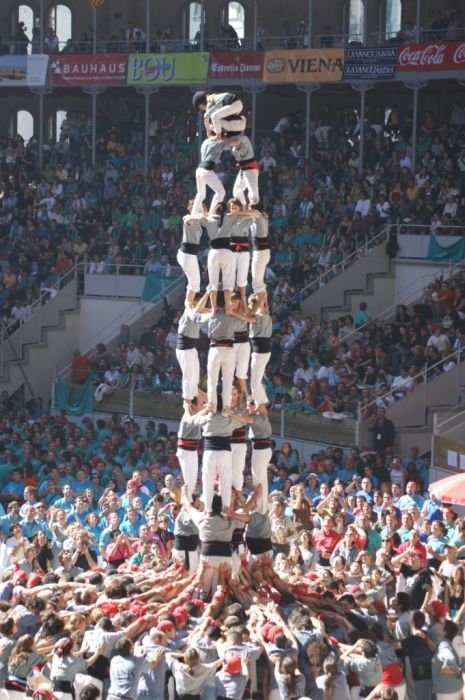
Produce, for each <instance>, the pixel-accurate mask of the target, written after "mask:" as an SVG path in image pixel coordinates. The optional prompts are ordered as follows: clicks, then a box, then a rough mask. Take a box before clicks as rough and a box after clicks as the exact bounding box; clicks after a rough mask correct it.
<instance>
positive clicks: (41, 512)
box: [34, 501, 53, 541]
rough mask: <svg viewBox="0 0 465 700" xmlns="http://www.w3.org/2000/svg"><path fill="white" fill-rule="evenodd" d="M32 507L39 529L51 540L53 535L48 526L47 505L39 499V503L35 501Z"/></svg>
mask: <svg viewBox="0 0 465 700" xmlns="http://www.w3.org/2000/svg"><path fill="white" fill-rule="evenodd" d="M34 507H35V510H36V523H38V525H39V526H40V529H41V530H42V532H43V533H44V535H45V537H46V538H47V539H48V540H49V541H51V540H52V539H53V535H52V533H51V531H50V528H49V526H48V520H47V506H46V504H45V503H43V502H42V501H39V503H36V504H35V506H34Z"/></svg>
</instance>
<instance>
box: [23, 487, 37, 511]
mask: <svg viewBox="0 0 465 700" xmlns="http://www.w3.org/2000/svg"><path fill="white" fill-rule="evenodd" d="M23 500H24V503H23V505H22V506H21V508H20V510H19V514H20V516H21V517H22V518H24V517H25V515H26V511H27V509H28V506H35V504H36V503H37V498H36V490H35V488H34V487H33V486H26V488H25V489H24V493H23Z"/></svg>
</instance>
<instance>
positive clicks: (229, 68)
mask: <svg viewBox="0 0 465 700" xmlns="http://www.w3.org/2000/svg"><path fill="white" fill-rule="evenodd" d="M262 74H263V51H221V52H218V51H213V53H212V54H211V61H210V78H214V79H218V78H219V79H222V80H224V79H226V80H235V79H238V80H240V81H243V80H247V79H254V80H257V79H258V80H261V79H262Z"/></svg>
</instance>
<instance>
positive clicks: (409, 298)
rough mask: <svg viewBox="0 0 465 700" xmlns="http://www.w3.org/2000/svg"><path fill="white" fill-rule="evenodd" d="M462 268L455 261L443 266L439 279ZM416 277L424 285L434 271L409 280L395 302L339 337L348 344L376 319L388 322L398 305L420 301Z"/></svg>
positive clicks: (447, 276)
mask: <svg viewBox="0 0 465 700" xmlns="http://www.w3.org/2000/svg"><path fill="white" fill-rule="evenodd" d="M462 268H463V263H462V262H460V263H455V265H449V266H448V267H445V268H441V279H446V280H447V279H450V278H451V277H452V276H453V275H454V274H455V273H456V272H460V270H461V269H462ZM444 271H446V272H447V273H448V274H444ZM418 279H420V280H422V282H423V281H424V282H425V284H424V286H426V284H428V283H429V282H431V281H432V280H434V279H436V276H435V273H434V272H432V273H430V274H426V275H421V277H420V278H418V277H417V278H416V280H413V282H411V283H410V284H408V285H407V286H406V287H404V289H402V291H401V292H400V293H399V298H398V299H397V301H396V303H395V304H391V305H390V306H387V307H386V308H385V309H383V311H380V313H379V314H376V315H375V316H373V317H372V318H370V320H369V321H365V323H363V324H362V325H361V326H359V327H358V328H354V329H353V330H352V331H351V332H350V333H347V335H344V336H343V338H341V340H343V341H344V343H349V344H350V343H351V342H352V341H353V340H356V337H357V336H359V335H360V333H362V334H363V331H364V330H366V329H367V328H370V326H372V325H373V324H374V323H375V324H376V321H385V322H388V319H389V318H392V317H393V316H394V313H395V311H396V310H397V308H398V306H400V305H405V306H407V305H408V304H410V303H412V302H418V303H420V300H419V298H418ZM408 290H411V291H408Z"/></svg>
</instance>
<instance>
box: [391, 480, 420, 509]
mask: <svg viewBox="0 0 465 700" xmlns="http://www.w3.org/2000/svg"><path fill="white" fill-rule="evenodd" d="M416 491H417V485H416V483H415V482H414V481H409V482H408V484H407V486H406V487H405V494H404V495H403V496H401V497H400V498H399V500H398V502H397V503H396V506H397V508H399V510H407V508H408V507H409V506H412V505H414V506H416V507H417V508H418V510H420V511H421V509H422V507H423V499H422V497H421V496H419V495H417V492H416Z"/></svg>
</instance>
